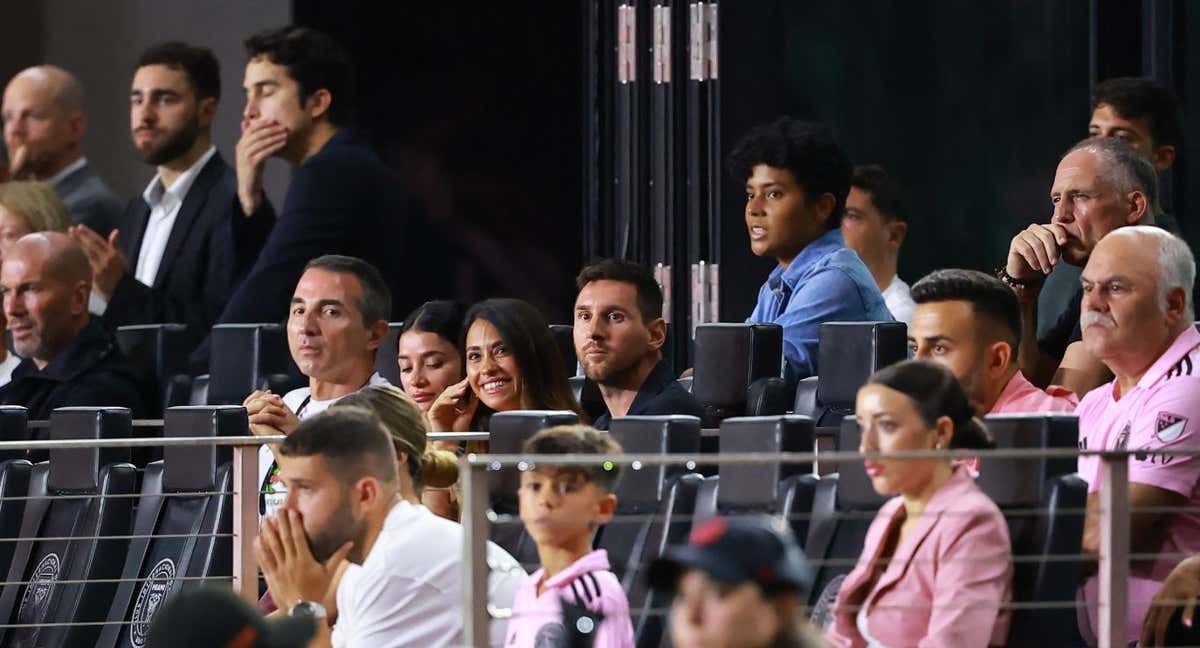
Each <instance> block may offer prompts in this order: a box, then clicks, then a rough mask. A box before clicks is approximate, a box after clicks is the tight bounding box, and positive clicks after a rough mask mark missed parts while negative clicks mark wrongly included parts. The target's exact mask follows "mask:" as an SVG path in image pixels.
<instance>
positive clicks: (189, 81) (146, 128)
mask: <svg viewBox="0 0 1200 648" xmlns="http://www.w3.org/2000/svg"><path fill="white" fill-rule="evenodd" d="M220 83H221V81H220V69H219V67H218V64H217V60H216V57H214V56H213V54H212V52H211V51H209V50H207V49H205V48H202V47H195V46H191V45H187V44H184V43H178V42H172V43H164V44H161V45H157V46H154V47H151V48H150V49H148V50H146V52H145V53H143V54H142V56H141V59H140V60H139V62H138V67H137V71H136V72H135V74H134V77H133V84H132V88H131V90H130V97H129V120H130V129H131V131H132V136H133V145H134V147H135V148H136V149H137V153H138V155H139V156H140V157H141V158H142V159H143V160H145V161H146V162H147V163H149V164H153V165H155V166H156V167H157V171H158V173H157V175H155V177H154V179H152V180H151V181H150V184H149V185H148V186H147V187H146V190H145V191H144V192H143V193H142V195H141V196H139V197H138V198H135V199H133V200H132V201H130V203H129V205H128V207H126V209H125V213H124V215H123V216H122V219H121V222H120V224H119V226H118V228H117V229H116V230H114V231H113V232H112V233H111V234H109V236H108V237H107V238H104V237H102V236H100V235H99V234H97V233H96V232H95V231H93V230H92V229H90V228H88V227H86V226H77V227H74V228H72V230H71V236H72V238H74V239H75V240H76V241H77V242H78V243H79V244H80V246H81V247H82V248H83V251H84V253H85V254H87V257H88V261H89V262H90V264H91V266H92V272H93V274H94V275H95V288H94V290H93V292H92V299H91V302H90V304H89V307H90V309H91V311H92V312H93V313H96V314H98V315H103V317H104V320H105V321H106V322H107V323H108V325H109V326H112V327H116V326H123V325H127V324H152V323H164V322H175V323H183V324H186V325H187V326H188V332H189V337H190V338H192V339H193V340H194V342H196V343H198V342H199V341H200V340H201V339H203V337H204V336H205V335H206V334H207V333H208V330H209V329H210V328H211V327H212V325H213V323H214V322H216V319H217V316H218V315H220V314H221V311H222V309H224V308H225V304H226V302H228V301H229V297H230V295H232V294H233V290H234V289H235V288H236V286H237V283H238V281H239V280H240V279H241V277H242V276H243V275H244V274H245V271H246V269H248V268H249V265H250V262H252V261H253V256H254V255H255V254H256V253H257V251H258V250H259V248H261V246H262V243H263V241H265V239H266V236H267V234H268V233H269V231H270V228H271V225H272V224H273V218H272V217H271V215H270V214H269V213H267V214H265V215H263V214H260V215H259V216H257V217H256V218H255V219H251V220H254V221H257V224H253V225H252V226H250V227H246V224H240V226H238V227H236V231H237V232H238V233H239V236H240V237H241V240H238V238H237V237H235V223H234V219H235V218H236V219H244V218H245V217H244V216H242V215H241V212H240V210H239V209H237V176H236V174H235V173H234V171H233V169H232V168H230V166H229V165H228V164H226V163H225V161H224V160H223V159H222V158H221V155H220V154H219V153H218V152H217V150H216V148H215V147H213V145H212V137H211V134H210V129H211V126H212V122H213V117H214V116H215V115H216V112H217V106H218V102H219V101H220V94H221V87H220Z"/></svg>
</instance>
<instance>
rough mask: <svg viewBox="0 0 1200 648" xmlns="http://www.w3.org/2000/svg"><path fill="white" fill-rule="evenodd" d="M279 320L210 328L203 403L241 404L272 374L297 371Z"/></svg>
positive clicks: (296, 372)
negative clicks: (207, 378)
mask: <svg viewBox="0 0 1200 648" xmlns="http://www.w3.org/2000/svg"><path fill="white" fill-rule="evenodd" d="M298 373H299V372H298V370H296V369H295V365H294V364H293V363H292V358H291V354H290V353H289V352H288V346H287V337H286V335H285V331H284V327H283V326H282V325H280V324H275V323H265V324H217V325H216V326H214V327H213V329H212V354H211V357H210V359H209V381H208V392H207V404H209V405H241V404H242V402H243V401H244V400H245V399H246V396H248V395H250V392H252V391H254V390H255V389H259V388H260V387H262V386H264V385H265V384H266V382H267V377H268V376H270V375H272V374H284V375H289V376H294V375H298Z"/></svg>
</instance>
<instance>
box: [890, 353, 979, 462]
mask: <svg viewBox="0 0 1200 648" xmlns="http://www.w3.org/2000/svg"><path fill="white" fill-rule="evenodd" d="M867 384H874V385H883V386H884V387H889V388H891V389H895V390H896V391H898V392H900V393H902V394H904V395H905V396H908V397H909V398H911V399H912V401H913V405H914V406H915V407H916V408H917V413H918V414H920V415H921V420H923V421H924V422H925V425H928V426H929V427H933V426H935V425H937V420H938V419H940V418H941V417H943V416H946V417H949V418H950V421H951V422H953V424H954V433H953V435H952V436H951V437H950V448H951V449H966V450H987V449H990V448H994V447H996V444H995V443H994V442H993V441H992V439H991V438H990V437H989V436H988V432H987V428H985V427H984V425H983V421H980V420H979V419H978V418H976V417H975V410H974V409H973V408H972V407H971V403H970V401H968V400H967V394H966V392H964V391H963V388H962V385H961V384H959V382H958V378H955V377H954V374H953V373H951V371H950V370H949V369H947V368H946V367H943V366H942V365H940V364H937V363H933V362H925V361H922V360H905V361H903V362H898V363H896V364H894V365H891V366H889V367H886V368H884V369H880V370H879V371H876V372H875V374H874V375H872V376H871V378H870V380H868V381H867Z"/></svg>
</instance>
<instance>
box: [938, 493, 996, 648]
mask: <svg viewBox="0 0 1200 648" xmlns="http://www.w3.org/2000/svg"><path fill="white" fill-rule="evenodd" d="M964 523H965V526H964V527H963V528H962V529H961V531H960V532H959V533H957V534H955V536H954V537H953V539H951V540H950V544H949V545H947V546H946V547H945V548H944V550H943V551H942V552H941V555H940V556H939V557H938V561H939V564H938V565H937V577H936V581H935V586H934V591H933V612H932V614H931V616H930V619H929V630H928V634H926V635H925V637H924V638H923V639H922V640H921V641H920V643H919V644H918V646H920V647H921V648H935V647H936V648H942V647H945V648H962V647H969V646H979V647H981V648H982V647H984V646H987V645H989V644H992V643H1002V642H1003V640H1004V638H1005V637H1006V636H1007V634H1008V611H1007V609H1005V610H1001V605H1002V604H1006V603H1008V602H1009V601H1010V600H1011V599H1012V548H1011V544H1010V543H1009V538H1008V525H1006V524H1005V523H1004V518H1003V517H1002V516H1000V515H997V514H995V512H994V511H986V510H984V511H980V512H979V513H977V514H973V515H969V516H965V520H964Z"/></svg>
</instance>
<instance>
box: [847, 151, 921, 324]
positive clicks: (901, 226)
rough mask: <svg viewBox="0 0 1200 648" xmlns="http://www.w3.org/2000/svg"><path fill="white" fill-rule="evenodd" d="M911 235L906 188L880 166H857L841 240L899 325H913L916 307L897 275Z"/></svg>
mask: <svg viewBox="0 0 1200 648" xmlns="http://www.w3.org/2000/svg"><path fill="white" fill-rule="evenodd" d="M906 236H908V200H907V197H906V195H905V192H904V188H903V187H902V186H901V185H900V183H899V182H897V181H896V179H895V178H894V177H892V176H890V175H889V174H888V172H887V171H884V169H883V167H881V166H879V165H877V164H864V165H860V166H856V167H854V175H853V176H852V177H851V178H850V193H849V194H847V195H846V213H845V215H843V216H842V237H843V238H845V239H846V247H848V248H851V249H852V250H854V251H855V252H857V253H858V256H859V258H860V259H862V261H863V263H865V264H866V265H867V269H868V270H870V271H871V276H872V277H874V278H875V283H876V284H877V285H878V286H879V291H880V292H882V293H883V301H884V302H885V303H887V307H888V310H889V311H891V313H892V317H894V318H896V321H897V322H904V323H905V324H909V323H911V322H912V316H913V311H914V310H915V309H916V307H917V305H916V304H915V303H913V300H912V297H911V296H910V295H909V289H908V284H907V283H905V282H904V280H903V279H901V278H900V275H898V274H896V265H897V263H898V262H899V260H900V247H901V246H902V245H904V238H905V237H906Z"/></svg>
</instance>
